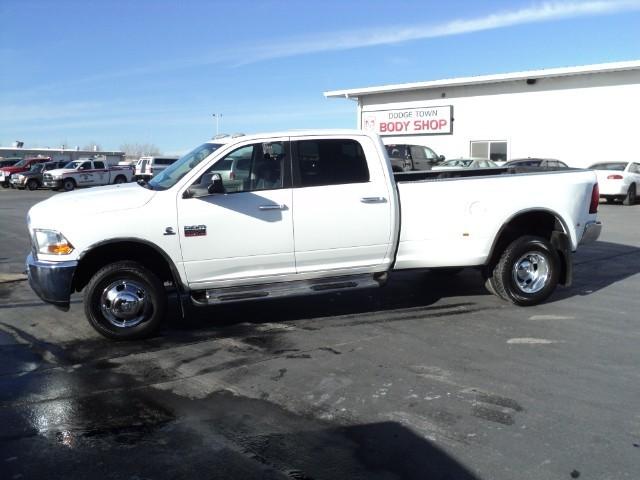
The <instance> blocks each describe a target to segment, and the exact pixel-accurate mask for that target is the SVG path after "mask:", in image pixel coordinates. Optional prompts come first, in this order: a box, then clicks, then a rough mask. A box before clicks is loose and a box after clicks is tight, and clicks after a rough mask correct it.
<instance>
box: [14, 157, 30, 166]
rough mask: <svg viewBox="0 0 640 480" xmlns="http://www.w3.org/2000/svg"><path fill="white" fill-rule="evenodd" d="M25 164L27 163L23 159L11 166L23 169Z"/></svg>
mask: <svg viewBox="0 0 640 480" xmlns="http://www.w3.org/2000/svg"><path fill="white" fill-rule="evenodd" d="M25 163H27V161H26V160H25V159H23V160H20V161H19V162H18V163H15V164H14V165H13V166H14V167H24V165H25Z"/></svg>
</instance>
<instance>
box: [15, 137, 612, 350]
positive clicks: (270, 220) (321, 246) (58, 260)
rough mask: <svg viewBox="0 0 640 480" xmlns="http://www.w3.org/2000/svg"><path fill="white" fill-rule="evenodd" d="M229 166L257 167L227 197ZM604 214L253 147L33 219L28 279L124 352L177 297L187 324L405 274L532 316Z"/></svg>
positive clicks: (529, 184) (291, 148) (318, 141)
mask: <svg viewBox="0 0 640 480" xmlns="http://www.w3.org/2000/svg"><path fill="white" fill-rule="evenodd" d="M229 158H249V159H250V165H249V172H248V174H247V175H245V176H243V180H242V182H238V181H237V179H235V180H234V181H233V183H232V188H230V189H229V190H227V189H226V187H225V184H224V182H225V180H224V179H223V178H222V175H221V174H220V173H219V172H220V170H221V167H220V165H224V164H225V163H228V159H229ZM223 170H224V169H223ZM597 206H598V186H597V183H596V177H595V174H594V173H593V172H592V171H587V170H571V169H569V170H562V171H554V172H542V173H526V174H514V173H513V172H510V171H509V170H508V169H506V168H497V169H482V170H479V171H460V172H430V171H427V172H415V173H400V174H396V175H395V177H394V174H393V173H392V170H391V165H390V163H389V159H388V157H387V154H386V151H385V148H384V146H383V144H382V142H381V141H380V139H379V138H378V137H377V136H375V135H374V134H370V133H366V132H361V131H311V132H289V133H281V134H266V135H255V136H250V137H238V138H234V139H230V140H229V141H227V142H226V143H216V142H215V141H213V142H208V143H205V144H203V145H201V146H199V147H198V148H196V149H195V150H193V151H191V152H190V153H188V154H187V155H185V156H184V157H182V158H181V159H180V160H178V161H177V162H176V163H174V164H173V165H171V166H170V167H169V168H167V169H166V170H164V171H163V172H162V173H161V174H159V175H158V176H156V177H154V178H153V179H152V180H151V181H149V182H148V183H147V184H144V185H139V184H135V183H134V184H127V185H115V186H109V187H103V188H98V189H91V191H87V192H73V193H71V194H66V195H58V196H55V197H52V198H50V199H48V200H45V201H44V202H41V203H39V204H37V205H35V206H34V207H33V208H31V210H30V211H29V214H28V218H27V222H28V228H29V232H30V235H31V239H32V253H31V254H30V255H29V256H28V258H27V270H28V273H29V280H30V284H31V286H32V288H33V289H34V290H35V291H36V293H37V294H38V295H39V296H40V297H41V298H42V299H43V300H45V301H47V302H49V303H52V304H54V305H57V306H58V307H60V308H62V309H68V308H69V298H70V295H71V293H72V292H74V291H81V290H84V309H85V313H86V316H87V318H88V320H89V322H90V323H91V325H92V326H93V327H94V328H95V329H96V330H97V331H98V332H99V333H101V334H102V335H104V336H106V337H108V338H113V339H130V338H138V337H143V336H147V335H150V334H151V333H153V332H154V331H155V330H156V329H157V328H158V326H159V325H160V324H161V321H162V318H163V316H164V314H165V311H166V305H167V293H166V292H167V289H168V288H175V289H176V290H177V292H178V294H179V297H180V299H181V302H180V305H181V309H182V312H183V314H185V312H186V311H187V308H188V307H189V308H190V307H193V306H205V305H215V304H221V303H228V302H237V301H244V300H258V299H270V298H276V297H283V296H289V295H300V294H303V295H304V294H312V293H323V292H332V291H337V290H349V289H356V288H362V287H372V286H380V285H383V284H384V283H385V281H386V279H387V277H388V273H389V272H390V271H391V270H400V269H416V268H427V269H432V268H445V267H446V268H453V267H455V268H460V267H477V268H479V269H481V270H482V271H483V272H484V275H485V277H486V279H487V288H489V289H490V290H491V291H492V292H493V293H495V294H496V295H497V296H498V297H500V298H502V299H504V300H506V301H510V302H513V303H515V304H518V305H534V304H537V303H540V302H542V301H544V300H545V299H546V298H547V297H548V296H549V295H550V294H551V293H552V292H553V291H554V289H555V288H556V285H557V284H558V283H561V284H568V283H569V282H570V281H571V271H572V261H571V253H572V251H575V250H576V248H577V247H578V244H580V243H584V242H588V241H593V240H595V239H597V238H598V236H599V234H600V230H601V224H600V222H598V221H597V219H596V211H597ZM71 210H73V212H74V214H73V215H69V214H68V212H69V211H71Z"/></svg>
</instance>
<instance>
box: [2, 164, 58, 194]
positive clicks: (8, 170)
mask: <svg viewBox="0 0 640 480" xmlns="http://www.w3.org/2000/svg"><path fill="white" fill-rule="evenodd" d="M50 161H51V158H50V157H35V158H25V159H23V160H20V161H19V162H18V163H16V164H14V165H11V166H10V167H2V168H0V185H2V187H3V188H9V186H10V184H9V178H11V175H13V174H14V173H22V172H28V171H29V170H30V169H31V166H32V165H35V164H36V163H44V162H50Z"/></svg>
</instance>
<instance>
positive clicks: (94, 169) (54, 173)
mask: <svg viewBox="0 0 640 480" xmlns="http://www.w3.org/2000/svg"><path fill="white" fill-rule="evenodd" d="M132 180H133V169H131V168H130V167H127V166H124V167H113V166H109V165H105V163H104V162H103V161H102V160H91V159H82V158H81V159H79V160H75V161H73V162H69V163H68V164H67V165H65V167H64V168H60V169H58V170H51V171H49V172H47V173H45V174H44V177H43V182H42V183H43V185H44V186H45V187H46V188H51V189H53V190H59V189H63V190H64V191H65V192H70V191H71V190H74V189H75V188H77V187H95V186H99V185H109V184H111V183H126V182H130V181H132Z"/></svg>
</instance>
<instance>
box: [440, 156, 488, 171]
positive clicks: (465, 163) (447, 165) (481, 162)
mask: <svg viewBox="0 0 640 480" xmlns="http://www.w3.org/2000/svg"><path fill="white" fill-rule="evenodd" d="M463 168H468V169H475V168H498V165H497V164H496V163H495V162H493V161H492V160H487V159H486V158H454V159H451V160H447V161H446V162H443V163H441V164H440V165H436V166H434V167H432V168H431V170H460V169H463Z"/></svg>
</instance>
